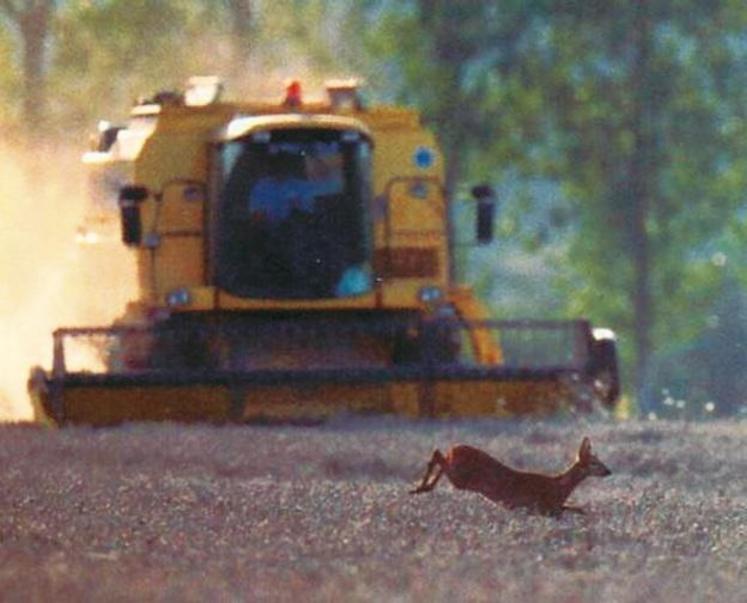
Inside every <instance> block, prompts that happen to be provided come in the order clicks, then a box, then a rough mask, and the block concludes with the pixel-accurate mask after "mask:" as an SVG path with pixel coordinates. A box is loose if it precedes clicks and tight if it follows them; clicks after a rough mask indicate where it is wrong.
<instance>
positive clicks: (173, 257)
mask: <svg viewBox="0 0 747 603" xmlns="http://www.w3.org/2000/svg"><path fill="white" fill-rule="evenodd" d="M155 262H156V267H157V275H158V280H157V282H156V286H157V291H156V296H157V299H158V300H160V302H161V303H164V301H165V298H166V295H168V294H169V292H170V291H172V290H174V289H176V288H177V287H184V286H187V285H193V284H200V283H202V282H204V278H205V271H204V258H203V249H202V238H201V237H193V236H184V237H172V236H170V237H163V238H162V239H161V243H160V244H159V246H158V248H157V249H156V251H155Z"/></svg>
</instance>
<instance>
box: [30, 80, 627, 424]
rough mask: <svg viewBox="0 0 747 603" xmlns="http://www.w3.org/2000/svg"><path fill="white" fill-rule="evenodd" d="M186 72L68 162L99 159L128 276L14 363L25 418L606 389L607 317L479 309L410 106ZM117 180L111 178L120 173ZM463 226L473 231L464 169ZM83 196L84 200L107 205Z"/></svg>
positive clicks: (471, 400)
mask: <svg viewBox="0 0 747 603" xmlns="http://www.w3.org/2000/svg"><path fill="white" fill-rule="evenodd" d="M219 90H220V86H219V85H218V83H217V82H214V81H211V80H204V79H203V80H199V81H198V82H196V84H195V85H194V86H193V87H192V88H191V89H190V90H189V91H188V92H187V93H186V94H184V95H181V94H174V93H162V94H159V95H157V96H156V97H154V98H153V99H150V100H149V101H146V102H144V103H141V104H139V105H138V106H136V107H135V108H134V109H133V112H132V117H131V121H130V123H129V125H128V126H127V127H126V128H109V129H105V130H104V131H103V132H102V136H101V141H100V142H99V144H98V146H97V149H96V151H95V152H92V153H89V154H87V156H86V162H87V163H88V164H89V165H90V166H91V169H92V171H93V172H95V174H96V175H97V178H98V179H99V180H103V181H106V180H107V174H113V175H114V176H113V177H112V178H110V179H109V181H112V179H113V178H114V177H116V178H118V179H119V180H118V182H119V186H118V199H117V202H116V207H117V210H116V212H117V213H116V215H117V216H118V221H119V222H120V224H121V235H122V242H123V243H124V244H125V245H126V246H128V247H129V248H131V249H132V251H133V253H135V254H136V257H137V266H138V281H139V295H138V297H137V299H134V300H132V302H131V303H130V304H129V305H128V307H127V309H126V311H125V312H124V314H123V316H122V317H121V319H120V320H118V321H117V322H116V324H114V325H110V326H106V327H91V328H75V329H71V328H62V329H58V330H57V331H56V332H55V333H54V336H53V351H54V354H53V366H52V369H51V371H46V370H43V369H41V368H38V367H37V368H34V369H32V373H31V377H30V380H29V391H30V394H31V398H32V403H33V406H34V411H35V414H36V418H37V420H39V421H42V422H47V423H51V424H55V425H65V424H90V425H113V424H117V423H121V422H125V421H161V420H173V421H208V422H218V423H220V422H228V421H231V422H242V421H252V420H302V421H307V420H319V419H323V418H325V417H329V416H331V415H335V414H339V413H344V412H352V413H395V414H400V415H405V416H426V417H443V416H479V415H492V416H514V415H521V414H547V413H552V412H556V411H558V410H562V409H572V410H573V409H579V410H585V411H588V410H592V409H593V408H595V407H596V406H598V405H601V406H606V407H611V406H613V405H614V404H615V402H616V400H617V397H618V394H619V385H618V373H617V360H616V352H615V340H614V335H613V334H612V333H610V332H609V331H606V330H599V329H593V328H592V327H591V326H590V325H589V323H588V322H587V321H584V320H578V321H542V320H540V321H527V320H522V321H494V320H489V319H488V316H487V314H486V312H485V311H484V309H483V308H482V306H481V304H480V303H479V302H478V300H477V299H476V298H475V297H474V295H473V293H472V291H471V289H470V288H469V287H466V286H464V285H458V284H456V282H455V278H454V274H453V273H454V269H453V264H452V246H453V242H452V241H451V230H452V228H451V224H450V222H451V218H450V216H451V212H450V207H449V201H448V199H447V198H446V195H445V192H444V186H443V167H444V166H443V158H442V156H441V154H440V151H439V149H438V146H437V144H436V141H435V140H434V138H433V136H432V134H431V133H430V132H429V131H427V130H425V129H424V128H423V127H422V125H421V123H420V119H419V116H418V114H417V113H416V112H414V111H411V110H407V109H402V108H398V107H370V108H366V107H364V106H363V105H362V103H361V102H360V99H359V96H358V91H357V86H356V85H355V84H354V83H352V82H333V83H330V85H329V86H328V90H327V92H328V98H327V99H326V100H324V101H320V102H304V100H303V99H302V97H301V93H300V92H301V91H300V87H299V86H298V84H296V83H294V84H292V85H291V86H289V87H288V90H287V94H286V97H285V98H284V99H283V100H282V101H281V102H277V103H269V102H247V103H228V102H222V101H221V100H220V98H219V96H220V95H219ZM123 175H126V178H127V179H128V181H126V182H122V178H123V177H125V176H123ZM474 194H475V197H476V204H477V212H476V214H477V217H478V220H477V228H476V234H477V239H478V241H482V242H485V241H489V240H490V239H491V237H492V234H491V233H492V219H493V206H492V204H491V201H490V197H491V191H490V190H489V188H487V187H477V188H476V189H475V191H474ZM105 205H106V204H105V203H102V202H100V201H99V202H98V203H97V206H98V207H101V206H105Z"/></svg>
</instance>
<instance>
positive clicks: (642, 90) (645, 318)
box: [629, 0, 656, 395]
mask: <svg viewBox="0 0 747 603" xmlns="http://www.w3.org/2000/svg"><path fill="white" fill-rule="evenodd" d="M646 1H647V0H638V2H637V3H636V12H635V19H634V31H633V33H632V35H633V46H634V49H635V52H636V63H635V65H634V67H633V72H632V85H633V86H634V87H635V94H634V103H635V104H634V108H633V116H632V125H631V129H632V132H633V135H634V139H635V144H634V148H633V151H632V153H633V154H632V157H631V158H630V169H629V177H630V189H629V191H630V203H631V204H632V207H631V221H630V239H629V241H630V244H631V246H632V261H633V275H634V276H633V289H632V306H633V326H634V333H635V335H634V336H635V387H636V393H637V394H638V395H640V394H641V392H642V391H643V386H644V382H645V379H646V372H647V369H648V363H649V357H650V355H651V330H652V326H653V322H654V307H653V300H652V295H651V272H652V265H651V237H650V233H649V231H648V224H647V223H648V219H649V215H650V208H651V201H652V195H653V191H652V172H653V171H654V170H655V169H656V168H655V166H654V156H653V144H654V141H653V133H652V125H653V124H652V123H651V105H650V103H651V101H652V99H651V94H650V86H649V74H650V70H649V58H650V44H651V31H650V20H649V15H648V11H647V8H646Z"/></svg>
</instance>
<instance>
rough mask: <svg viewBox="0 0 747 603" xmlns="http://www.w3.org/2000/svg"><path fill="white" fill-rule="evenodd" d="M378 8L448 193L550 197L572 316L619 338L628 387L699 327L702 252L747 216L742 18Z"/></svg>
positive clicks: (663, 9) (594, 9)
mask: <svg viewBox="0 0 747 603" xmlns="http://www.w3.org/2000/svg"><path fill="white" fill-rule="evenodd" d="M380 6H384V7H385V8H386V10H385V11H384V19H382V21H381V26H380V27H379V29H378V31H377V32H376V35H375V37H374V39H375V40H376V41H378V46H375V48H376V49H377V50H378V51H380V53H381V56H383V57H386V59H385V60H387V61H392V60H394V61H395V64H396V68H395V69H394V72H395V73H394V77H392V78H390V80H389V81H390V82H394V83H397V84H399V86H400V89H401V90H402V91H403V92H402V94H401V96H402V97H403V98H405V99H406V100H410V101H414V102H416V103H417V104H419V105H420V106H421V107H422V108H423V109H424V110H425V114H426V116H428V117H430V118H431V119H432V121H433V123H434V124H435V125H436V127H437V128H438V130H439V132H440V134H441V137H442V139H443V140H444V141H445V142H446V145H445V146H446V150H447V152H448V153H449V160H450V162H451V166H452V167H451V170H453V171H452V172H451V173H450V181H451V182H456V181H458V180H460V179H464V178H465V176H472V177H474V176H476V175H477V176H480V177H484V175H488V174H490V173H492V174H493V180H494V181H498V182H500V181H501V180H502V178H503V177H505V176H506V175H507V174H511V173H512V174H514V175H516V174H518V175H519V177H520V178H524V179H525V180H527V179H529V180H531V179H535V178H537V177H539V178H543V179H545V180H546V181H548V182H555V183H556V185H557V187H559V190H560V192H561V193H562V194H560V195H558V197H560V198H562V199H564V203H566V204H568V205H569V207H568V210H569V211H568V215H567V216H565V217H564V218H563V219H564V220H570V221H571V222H572V223H573V224H574V227H573V228H572V229H571V230H570V232H571V233H572V235H571V245H570V249H569V255H568V261H569V263H570V265H571V266H572V267H573V272H572V277H568V278H565V279H564V280H565V285H564V286H563V289H562V290H563V291H564V296H565V297H566V299H567V300H568V314H573V315H579V314H582V315H587V316H590V317H591V318H592V319H594V320H595V322H598V323H599V322H601V323H604V324H609V325H610V326H613V327H615V328H616V329H618V330H619V331H620V332H621V333H622V335H623V340H624V341H625V342H626V345H625V346H624V351H625V356H626V358H628V359H629V360H631V361H632V364H633V367H634V370H633V374H634V375H635V387H636V390H638V389H640V387H641V386H642V381H643V379H644V376H645V374H646V367H647V365H648V364H649V361H650V358H651V355H652V353H653V351H654V350H655V348H656V346H657V345H661V344H662V343H666V342H667V341H668V340H671V339H672V338H686V337H692V336H694V334H695V333H697V332H698V331H699V330H700V329H702V328H703V326H704V324H705V318H706V308H707V307H708V305H709V303H710V301H709V298H710V297H711V296H712V295H713V290H712V286H713V280H714V275H713V270H712V264H711V262H710V254H709V253H708V252H707V249H708V246H709V242H710V241H712V240H713V238H714V237H718V236H719V235H720V233H721V232H722V230H723V229H724V228H726V226H727V225H728V224H729V221H730V220H731V218H732V217H733V215H734V212H735V211H736V209H737V208H738V207H739V205H740V203H741V191H742V190H743V189H744V174H745V173H747V170H745V169H744V168H745V166H744V159H743V158H744V157H745V156H746V155H747V154H746V153H745V148H744V142H743V141H744V140H745V136H744V127H743V125H742V124H743V123H744V121H743V119H742V118H743V114H744V108H745V106H747V103H745V100H747V99H745V90H747V86H745V84H746V83H747V81H746V80H747V71H746V70H745V60H744V59H745V58H746V57H745V56H744V55H745V48H747V46H746V44H745V36H746V35H747V34H746V32H747V28H746V25H747V21H746V19H747V9H745V8H744V7H743V6H742V5H741V4H739V3H734V2H730V1H729V0H722V1H716V2H711V3H702V2H698V1H696V0H692V1H687V0H680V1H674V0H651V1H644V0H637V1H635V2H628V1H624V0H614V1H612V2H604V3H603V2H587V1H572V2H566V3H557V2H534V3H519V2H516V3H514V2H508V3H502V4H501V5H500V7H498V6H496V5H495V4H494V3H487V2H472V3H469V4H458V3H449V2H442V1H440V0H422V1H419V2H415V1H413V2H407V3H397V5H396V6H395V5H394V4H392V3H388V2H381V3H380ZM387 49H390V50H389V52H388V54H387V52H386V51H387ZM392 49H393V50H392ZM398 78H399V81H398ZM549 222H550V223H552V222H553V220H549ZM631 340H632V342H633V344H632V345H627V342H628V341H631Z"/></svg>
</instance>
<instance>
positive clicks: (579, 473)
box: [555, 463, 587, 498]
mask: <svg viewBox="0 0 747 603" xmlns="http://www.w3.org/2000/svg"><path fill="white" fill-rule="evenodd" d="M586 477H587V474H586V471H585V470H584V468H583V467H582V466H581V465H580V464H579V463H574V464H573V465H571V466H570V467H569V468H568V469H567V470H566V471H564V472H563V473H561V474H560V475H558V476H557V477H556V478H555V479H556V481H557V483H558V486H560V489H561V491H562V492H563V494H564V495H565V498H567V497H568V496H570V494H571V492H573V491H574V490H575V489H576V486H578V485H579V484H580V483H581V482H582V481H584V479H586Z"/></svg>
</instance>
